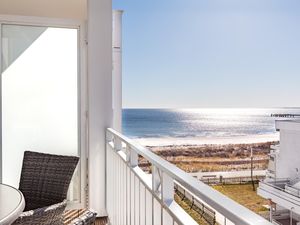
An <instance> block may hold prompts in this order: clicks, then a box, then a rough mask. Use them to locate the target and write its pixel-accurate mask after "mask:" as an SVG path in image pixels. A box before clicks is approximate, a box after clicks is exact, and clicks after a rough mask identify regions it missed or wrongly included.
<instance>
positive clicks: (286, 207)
mask: <svg viewBox="0 0 300 225" xmlns="http://www.w3.org/2000/svg"><path fill="white" fill-rule="evenodd" d="M276 129H277V130H278V131H280V147H279V146H273V147H272V148H273V149H272V150H271V152H270V161H269V168H268V172H267V177H266V179H265V180H264V181H262V182H260V183H259V188H258V191H257V192H258V194H259V195H260V196H262V197H264V198H266V199H270V208H271V209H272V210H271V211H270V219H271V221H272V222H273V223H274V224H280V225H281V224H282V225H285V224H287V225H290V224H293V225H300V120H285V121H276Z"/></svg>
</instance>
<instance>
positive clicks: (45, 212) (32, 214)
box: [12, 200, 67, 225]
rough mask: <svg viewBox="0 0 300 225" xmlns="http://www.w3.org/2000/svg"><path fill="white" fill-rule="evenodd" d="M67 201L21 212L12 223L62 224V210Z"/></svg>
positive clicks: (28, 224)
mask: <svg viewBox="0 0 300 225" xmlns="http://www.w3.org/2000/svg"><path fill="white" fill-rule="evenodd" d="M66 206H67V201H66V200H64V201H63V202H61V203H57V204H54V205H51V206H47V207H43V208H39V209H35V210H30V211H27V212H23V213H22V214H21V215H20V216H19V218H18V219H17V220H16V221H15V222H13V224H12V225H50V224H51V225H63V224H64V223H63V212H64V210H65V208H66Z"/></svg>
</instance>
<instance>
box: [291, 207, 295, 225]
mask: <svg viewBox="0 0 300 225" xmlns="http://www.w3.org/2000/svg"><path fill="white" fill-rule="evenodd" d="M293 209H294V207H292V208H291V210H290V225H293Z"/></svg>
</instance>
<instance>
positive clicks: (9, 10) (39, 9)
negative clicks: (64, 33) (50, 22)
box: [0, 0, 87, 20]
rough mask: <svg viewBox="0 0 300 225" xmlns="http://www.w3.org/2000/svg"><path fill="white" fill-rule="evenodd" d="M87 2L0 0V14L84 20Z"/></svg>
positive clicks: (77, 0) (83, 0)
mask: <svg viewBox="0 0 300 225" xmlns="http://www.w3.org/2000/svg"><path fill="white" fill-rule="evenodd" d="M86 8H87V0H0V14H8V15H20V16H39V17H51V18H67V19H80V20H82V19H85V18H86Z"/></svg>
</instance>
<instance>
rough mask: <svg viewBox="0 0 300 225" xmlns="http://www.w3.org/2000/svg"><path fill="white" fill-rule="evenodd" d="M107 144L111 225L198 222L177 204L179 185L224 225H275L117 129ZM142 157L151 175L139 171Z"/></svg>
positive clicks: (107, 204)
mask: <svg viewBox="0 0 300 225" xmlns="http://www.w3.org/2000/svg"><path fill="white" fill-rule="evenodd" d="M106 141H107V145H106V146H107V147H106V185H107V187H106V190H107V193H106V206H107V212H108V216H109V220H110V224H111V225H193V224H197V223H196V222H195V221H194V220H193V219H192V218H191V217H190V216H189V215H188V214H187V213H186V212H185V211H184V210H183V209H182V208H181V207H180V206H179V205H178V204H177V203H176V202H175V200H174V183H177V184H180V185H181V186H182V187H183V188H185V189H186V190H187V191H188V192H189V193H192V194H193V195H194V196H195V198H197V199H199V200H201V201H202V202H203V203H205V204H207V205H208V206H209V207H210V208H211V209H213V210H215V212H216V214H218V215H222V217H223V219H222V220H223V221H222V222H221V224H227V225H229V224H236V225H250V224H251V225H271V223H270V222H268V221H267V220H265V219H264V218H262V217H261V216H259V215H257V214H255V213H254V212H252V211H250V210H248V209H246V208H245V207H243V206H241V205H239V204H238V203H236V202H235V201H233V200H231V199H229V198H228V197H226V196H224V195H222V194H221V193H219V192H218V191H216V190H214V189H213V188H211V187H209V186H208V185H206V184H204V183H202V182H201V181H199V180H197V179H195V178H193V177H192V176H190V175H189V174H187V173H185V172H184V171H182V170H181V169H179V168H178V167H176V166H175V165H173V164H171V163H169V162H167V161H166V160H164V159H162V158H161V157H159V156H157V155H156V154H154V153H152V152H151V151H149V150H148V149H146V148H144V147H142V146H140V145H138V144H136V143H135V142H133V141H132V140H130V139H129V138H127V137H125V136H123V135H122V134H120V133H118V132H116V131H114V130H113V129H110V128H109V129H107V139H106ZM139 156H141V157H143V158H144V159H145V160H147V161H148V162H149V163H150V164H151V173H146V172H144V171H143V170H142V169H141V168H140V167H139V165H138V160H139Z"/></svg>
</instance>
